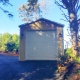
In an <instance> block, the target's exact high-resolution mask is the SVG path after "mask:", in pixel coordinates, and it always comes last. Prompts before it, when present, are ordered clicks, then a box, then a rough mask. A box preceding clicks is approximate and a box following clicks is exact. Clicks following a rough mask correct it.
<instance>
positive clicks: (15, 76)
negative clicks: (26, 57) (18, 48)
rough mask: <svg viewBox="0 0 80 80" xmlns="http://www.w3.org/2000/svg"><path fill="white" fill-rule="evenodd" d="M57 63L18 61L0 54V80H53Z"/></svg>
mask: <svg viewBox="0 0 80 80" xmlns="http://www.w3.org/2000/svg"><path fill="white" fill-rule="evenodd" d="M55 70H56V61H24V62H20V61H18V57H16V56H7V55H2V54H0V80H53V77H54V72H55Z"/></svg>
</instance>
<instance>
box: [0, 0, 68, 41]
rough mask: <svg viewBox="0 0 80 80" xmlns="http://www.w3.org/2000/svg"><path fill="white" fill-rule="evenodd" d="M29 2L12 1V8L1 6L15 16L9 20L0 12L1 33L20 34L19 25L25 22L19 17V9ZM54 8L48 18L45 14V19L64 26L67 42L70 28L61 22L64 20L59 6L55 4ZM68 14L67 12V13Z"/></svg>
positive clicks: (24, 0)
mask: <svg viewBox="0 0 80 80" xmlns="http://www.w3.org/2000/svg"><path fill="white" fill-rule="evenodd" d="M26 2H27V0H16V1H15V0H10V3H11V4H12V5H13V6H12V7H11V6H9V5H8V6H3V5H1V4H0V6H1V7H2V8H4V9H6V10H8V11H10V12H12V14H13V15H14V17H13V18H9V17H8V16H7V15H6V14H5V13H3V11H2V10H0V33H1V34H3V33H6V32H8V33H10V34H14V33H16V34H19V32H20V30H19V27H18V26H19V25H21V24H24V23H25V22H23V21H22V20H21V18H20V17H18V15H19V13H18V11H17V10H18V8H19V6H20V5H21V4H23V3H26ZM51 6H52V8H51V10H50V11H49V12H50V13H48V14H47V15H46V16H45V14H44V16H43V17H44V18H46V19H49V20H52V21H55V22H58V23H61V24H64V25H65V26H64V39H65V40H67V39H68V38H67V36H66V34H67V31H66V30H67V27H68V23H67V22H65V21H63V20H60V19H62V18H63V15H62V12H61V11H60V10H59V8H58V6H57V5H55V4H54V3H53V4H52V5H51ZM65 12H66V11H65ZM66 13H67V12H66Z"/></svg>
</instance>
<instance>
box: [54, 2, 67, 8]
mask: <svg viewBox="0 0 80 80" xmlns="http://www.w3.org/2000/svg"><path fill="white" fill-rule="evenodd" d="M55 4H56V5H58V6H60V7H61V8H64V9H67V8H66V7H64V6H63V5H61V4H60V3H58V1H55Z"/></svg>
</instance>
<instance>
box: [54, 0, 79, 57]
mask: <svg viewBox="0 0 80 80" xmlns="http://www.w3.org/2000/svg"><path fill="white" fill-rule="evenodd" d="M55 3H56V4H57V5H58V7H59V8H60V10H61V11H62V12H63V15H64V17H65V19H66V21H68V22H69V26H70V32H71V39H72V46H73V54H75V56H76V55H78V47H79V46H78V37H77V35H78V25H79V21H80V20H79V15H78V11H79V10H80V1H79V0H59V1H57V0H55ZM62 9H66V10H67V12H68V14H67V15H66V14H65V13H64V11H63V10H62Z"/></svg>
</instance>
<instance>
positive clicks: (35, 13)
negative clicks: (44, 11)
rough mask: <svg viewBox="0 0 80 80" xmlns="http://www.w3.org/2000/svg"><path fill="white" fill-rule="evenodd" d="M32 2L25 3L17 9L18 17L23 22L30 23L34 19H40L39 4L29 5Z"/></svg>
mask: <svg viewBox="0 0 80 80" xmlns="http://www.w3.org/2000/svg"><path fill="white" fill-rule="evenodd" d="M31 3H32V2H27V3H25V4H23V5H21V6H20V7H19V9H18V11H19V17H21V18H22V20H23V21H26V22H28V23H29V22H32V21H34V20H36V19H39V18H40V12H41V11H40V7H39V4H37V3H36V4H34V5H33V4H31Z"/></svg>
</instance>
